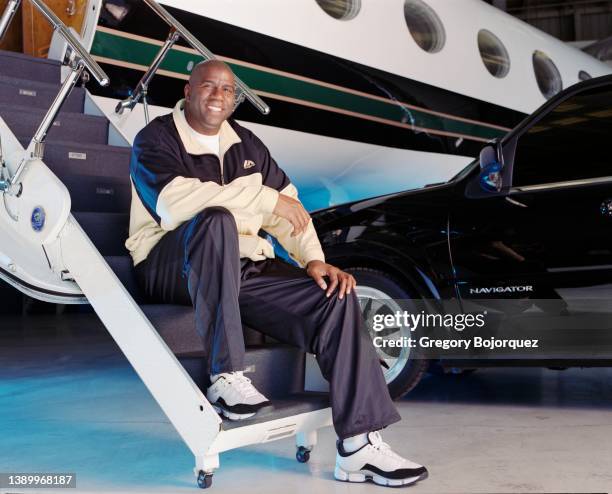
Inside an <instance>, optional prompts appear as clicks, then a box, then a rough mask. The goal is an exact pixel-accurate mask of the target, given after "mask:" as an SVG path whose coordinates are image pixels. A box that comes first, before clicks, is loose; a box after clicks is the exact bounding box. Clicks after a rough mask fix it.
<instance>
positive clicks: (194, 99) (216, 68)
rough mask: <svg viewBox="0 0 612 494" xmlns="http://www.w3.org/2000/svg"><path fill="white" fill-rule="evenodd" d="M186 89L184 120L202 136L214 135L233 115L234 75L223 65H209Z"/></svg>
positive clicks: (198, 72) (205, 66)
mask: <svg viewBox="0 0 612 494" xmlns="http://www.w3.org/2000/svg"><path fill="white" fill-rule="evenodd" d="M196 70H197V71H196V73H194V74H192V76H191V79H190V81H189V83H188V84H187V85H186V86H185V116H186V117H187V121H188V122H189V125H191V127H193V129H194V130H196V131H197V132H199V133H201V134H207V135H214V134H217V133H218V132H219V128H220V127H221V124H222V123H223V121H224V120H226V119H227V118H229V116H230V115H231V114H232V112H233V111H234V103H235V100H236V88H235V81H234V74H232V71H231V70H230V69H228V68H227V67H225V66H223V65H221V64H206V65H204V66H202V67H200V68H198V69H196Z"/></svg>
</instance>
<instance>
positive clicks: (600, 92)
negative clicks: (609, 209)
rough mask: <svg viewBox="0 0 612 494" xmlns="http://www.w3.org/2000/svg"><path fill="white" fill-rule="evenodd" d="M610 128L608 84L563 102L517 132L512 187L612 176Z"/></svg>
mask: <svg viewBox="0 0 612 494" xmlns="http://www.w3.org/2000/svg"><path fill="white" fill-rule="evenodd" d="M610 128H612V90H611V89H610V87H609V86H605V87H603V88H601V87H598V88H594V89H588V90H585V91H582V92H580V93H579V94H577V95H575V96H573V97H571V98H569V99H567V100H565V101H563V102H562V103H560V104H559V105H558V106H557V107H555V108H554V109H553V110H552V111H550V112H549V113H548V114H547V115H545V116H544V117H543V118H542V119H541V120H540V121H539V122H536V124H535V125H534V126H532V127H531V128H529V130H527V132H525V133H524V134H523V135H522V136H521V137H519V139H518V141H517V146H516V152H515V157H514V165H513V172H512V173H513V178H512V184H513V186H515V187H516V186H519V187H520V186H526V185H543V184H550V183H557V182H567V181H572V180H582V179H590V178H600V177H611V176H612V164H611V163H610V146H609V140H610Z"/></svg>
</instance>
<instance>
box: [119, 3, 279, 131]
mask: <svg viewBox="0 0 612 494" xmlns="http://www.w3.org/2000/svg"><path fill="white" fill-rule="evenodd" d="M143 1H144V2H145V3H146V4H147V5H148V6H149V7H150V8H151V10H153V11H154V12H155V13H156V14H157V15H158V16H159V17H161V18H162V19H163V20H164V22H166V24H168V25H169V26H170V32H169V33H168V37H167V38H166V41H165V42H164V44H163V45H162V46H161V47H160V49H159V51H158V52H157V54H156V55H155V58H153V61H152V62H151V65H150V66H149V68H148V69H147V71H146V72H145V73H144V75H143V76H142V78H141V79H140V81H138V84H137V85H136V87H135V88H134V92H133V93H132V94H131V95H130V96H129V97H128V98H126V99H124V100H123V101H120V102H119V103H118V104H117V107H116V108H115V113H117V114H119V115H121V114H122V113H123V112H124V110H125V109H126V108H127V109H130V110H132V109H133V108H134V107H135V106H136V104H137V103H138V102H139V101H140V99H141V98H142V103H143V107H144V114H145V121H146V123H149V110H148V102H147V91H148V88H149V82H151V79H152V78H153V76H154V75H155V72H156V71H157V69H158V68H159V66H160V65H161V63H162V62H163V60H164V58H165V57H166V55H167V54H168V52H169V51H170V49H171V48H172V46H173V45H174V43H176V42H177V41H178V39H179V38H182V39H183V40H184V41H186V42H187V43H188V44H189V45H191V47H192V48H193V49H194V50H196V51H197V52H198V53H199V54H200V55H201V56H202V57H203V58H204V60H212V59H214V58H216V57H215V56H214V55H213V53H212V52H211V51H210V50H209V49H208V48H206V47H205V46H204V45H203V44H202V43H201V42H200V41H199V40H198V39H197V38H196V37H195V36H194V35H193V34H191V33H190V32H189V31H188V30H187V28H185V26H183V25H182V24H181V23H180V22H179V21H177V20H176V19H175V18H174V17H173V16H172V15H171V14H170V13H169V12H168V11H167V10H166V9H165V8H163V7H162V6H161V5H159V4H158V3H157V2H156V1H155V0H143ZM236 88H237V89H238V99H237V101H236V106H237V105H239V104H240V103H241V102H242V101H243V100H244V99H245V98H246V99H248V100H249V101H250V102H251V103H252V104H253V105H254V106H255V108H257V109H258V110H259V111H260V112H261V113H263V114H264V115H267V114H268V113H270V107H269V106H268V105H267V104H266V103H265V102H264V101H263V100H262V99H261V98H260V97H259V96H257V95H256V94H255V93H254V92H253V90H252V89H251V88H249V87H248V86H247V85H246V84H245V83H244V82H242V81H241V80H240V79H239V78H238V77H236Z"/></svg>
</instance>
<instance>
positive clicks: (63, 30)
mask: <svg viewBox="0 0 612 494" xmlns="http://www.w3.org/2000/svg"><path fill="white" fill-rule="evenodd" d="M20 2H21V0H9V3H8V4H7V6H6V9H4V13H3V14H2V18H0V40H2V38H3V36H4V34H5V32H6V30H7V28H8V26H9V24H10V23H11V21H12V20H13V16H14V15H15V13H16V12H17V9H18V8H19V3H20ZM30 2H31V3H32V4H34V6H35V7H36V8H37V9H38V10H39V11H40V13H41V14H42V15H43V16H44V17H45V18H46V19H47V20H48V21H49V23H50V24H51V25H52V26H53V29H54V30H55V31H57V32H59V33H60V34H61V35H62V37H63V38H64V39H65V40H66V42H67V43H68V45H69V46H70V48H71V49H72V50H73V51H74V52H75V54H76V55H77V56H78V58H79V59H81V60H82V61H83V64H84V65H85V67H86V68H87V70H89V72H90V73H91V75H93V76H94V77H95V78H96V80H97V81H98V82H99V83H100V85H101V86H107V85H108V83H109V82H110V79H109V78H108V76H107V75H106V73H105V72H104V71H103V70H102V68H101V67H100V66H99V65H98V63H97V62H96V61H95V60H94V59H93V58H91V55H90V54H89V53H88V52H87V50H86V49H85V47H84V46H83V45H82V44H81V42H80V41H79V40H78V39H77V38H76V37H75V36H74V35H73V34H72V33H71V32H70V30H69V29H68V28H67V27H66V25H65V24H64V23H63V22H62V21H61V19H60V18H59V17H57V15H55V13H54V12H53V11H52V10H51V9H50V8H49V7H47V4H45V3H44V2H43V1H42V0H30Z"/></svg>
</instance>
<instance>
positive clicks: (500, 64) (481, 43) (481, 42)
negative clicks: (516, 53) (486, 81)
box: [478, 29, 510, 78]
mask: <svg viewBox="0 0 612 494" xmlns="http://www.w3.org/2000/svg"><path fill="white" fill-rule="evenodd" d="M478 50H480V57H481V58H482V62H483V63H484V65H485V67H486V68H487V70H488V71H489V73H490V74H491V75H492V76H494V77H499V78H502V77H506V76H507V75H508V72H509V71H510V57H509V56H508V51H507V50H506V47H505V46H504V44H503V43H502V42H501V40H500V39H499V38H498V37H497V36H495V35H494V34H493V33H492V32H491V31H487V30H486V29H481V30H480V31H479V32H478Z"/></svg>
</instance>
